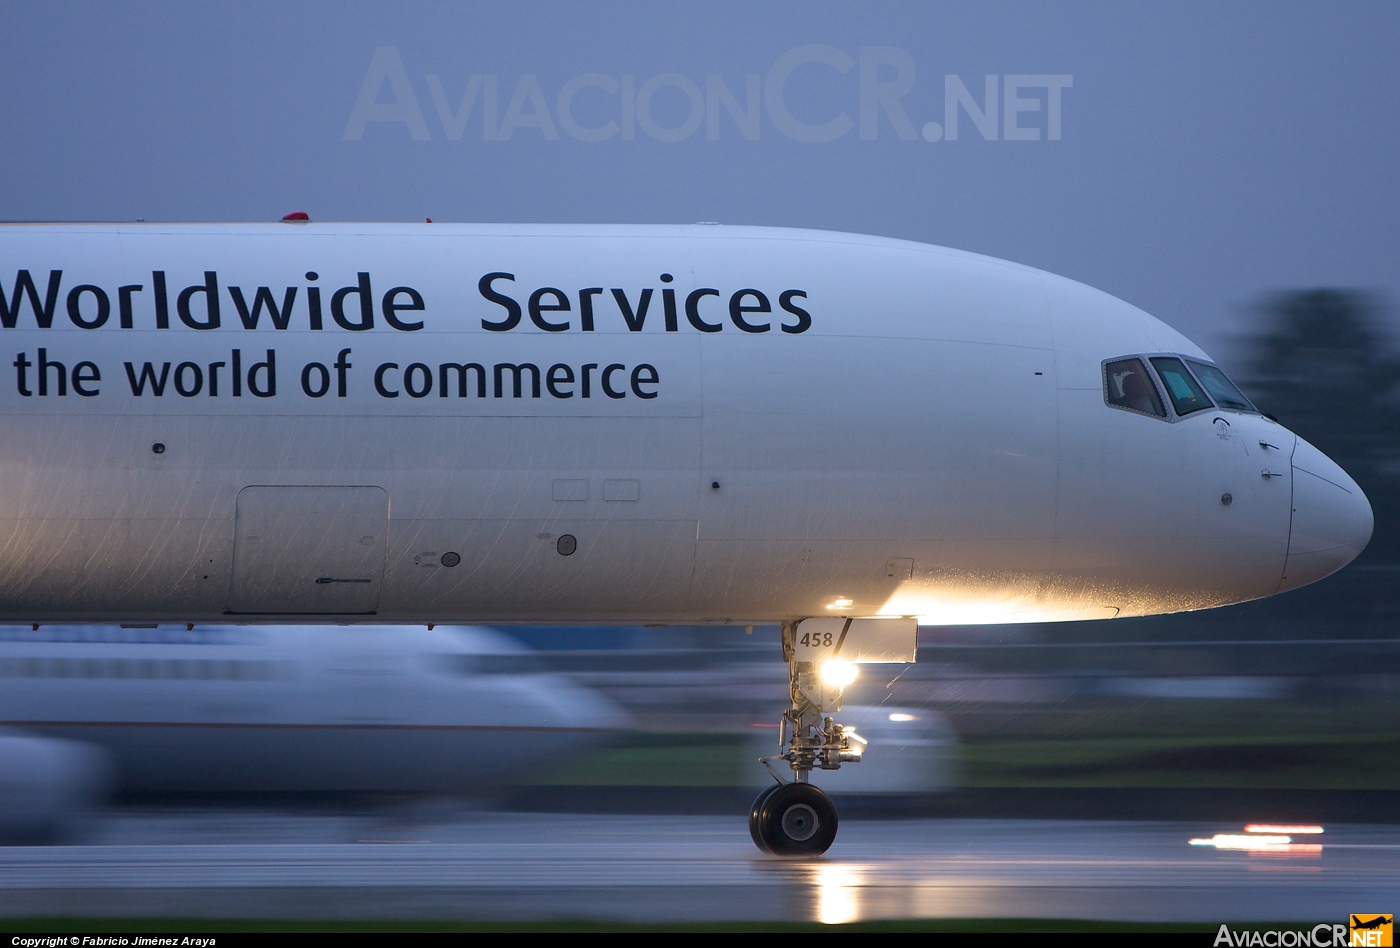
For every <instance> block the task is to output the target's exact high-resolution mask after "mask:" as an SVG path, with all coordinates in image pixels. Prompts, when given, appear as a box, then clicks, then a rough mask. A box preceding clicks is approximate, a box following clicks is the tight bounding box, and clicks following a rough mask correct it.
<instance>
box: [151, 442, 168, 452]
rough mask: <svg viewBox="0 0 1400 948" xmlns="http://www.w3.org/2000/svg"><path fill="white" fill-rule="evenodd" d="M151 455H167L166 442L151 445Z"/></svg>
mask: <svg viewBox="0 0 1400 948" xmlns="http://www.w3.org/2000/svg"><path fill="white" fill-rule="evenodd" d="M151 453H152V454H164V453H165V442H164V441H157V442H156V443H155V444H153V445H151Z"/></svg>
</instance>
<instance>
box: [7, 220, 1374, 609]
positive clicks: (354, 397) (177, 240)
mask: <svg viewBox="0 0 1400 948" xmlns="http://www.w3.org/2000/svg"><path fill="white" fill-rule="evenodd" d="M19 271H27V274H28V277H27V284H28V285H32V287H33V292H32V293H31V292H30V291H29V288H28V285H25V284H26V280H22V279H19V278H18V277H17V274H19ZM60 271H61V272H60ZM311 274H315V276H314V278H313V277H312V276H311ZM493 274H494V275H495V276H492V275H493ZM505 275H509V276H505ZM0 287H3V289H4V291H5V305H6V312H5V314H4V315H5V317H6V318H5V323H6V325H5V328H3V329H0V338H3V339H4V340H6V342H7V343H8V348H7V349H5V350H4V351H5V354H6V361H7V362H10V363H11V364H10V366H9V368H8V371H9V373H10V375H9V378H8V381H6V382H4V383H3V384H0V429H3V432H4V437H3V441H0V470H3V476H4V485H5V487H4V490H3V491H0V620H4V621H22V622H54V621H72V620H101V621H130V622H137V621H140V622H195V623H206V622H213V621H217V622H264V621H269V620H273V621H293V620H294V621H306V619H307V618H308V617H310V618H315V617H323V618H333V619H334V620H335V621H372V622H395V623H399V622H447V621H506V620H515V621H532V620H533V621H551V622H554V621H566V622H602V621H607V622H642V621H645V622H716V621H719V622H723V621H765V620H767V621H777V620H785V619H793V618H801V617H805V616H830V615H854V616H874V615H905V616H909V615H914V616H919V617H921V619H922V621H924V622H926V623H935V624H937V623H950V622H956V623H969V622H999V621H1044V620H1056V619H1071V618H1094V617H1113V616H1118V615H1142V614H1149V613H1157V612H1167V611H1175V610H1182V609H1196V608H1204V607H1209V606H1216V605H1221V604H1224V603H1231V602H1239V601H1242V600H1247V599H1253V598H1258V597H1262V596H1267V595H1270V594H1272V593H1274V592H1277V591H1279V590H1280V589H1281V588H1291V587H1292V586H1296V585H1301V584H1302V583H1304V582H1309V581H1311V580H1313V579H1316V578H1320V577H1321V576H1323V575H1326V574H1327V573H1329V572H1332V571H1334V570H1335V569H1337V568H1340V566H1341V565H1344V564H1345V563H1346V562H1348V561H1349V560H1350V559H1351V558H1352V557H1354V556H1355V555H1356V553H1357V552H1359V550H1360V549H1361V548H1362V547H1363V546H1364V545H1365V543H1366V540H1367V539H1368V538H1369V535H1370V529H1371V522H1370V509H1369V506H1367V504H1366V501H1365V498H1364V496H1362V495H1361V492H1360V491H1359V490H1358V489H1357V488H1356V485H1355V484H1354V483H1353V482H1352V481H1351V480H1350V478H1348V477H1347V476H1346V475H1345V473H1343V472H1341V470H1340V468H1337V467H1336V465H1335V464H1332V463H1331V462H1330V461H1327V459H1326V458H1324V457H1323V456H1322V455H1321V454H1320V453H1318V452H1317V451H1316V450H1315V449H1312V448H1311V447H1310V446H1308V445H1306V444H1305V443H1303V442H1299V441H1297V439H1295V437H1294V436H1293V435H1292V434H1291V433H1290V432H1288V431H1287V430H1286V429H1284V428H1283V427H1281V426H1280V425H1278V424H1276V423H1274V422H1272V421H1270V420H1268V419H1266V418H1264V417H1261V416H1260V415H1258V414H1254V413H1252V412H1244V411H1229V410H1223V409H1215V410H1209V411H1199V412H1195V413H1193V414H1189V415H1186V416H1184V417H1178V416H1177V415H1175V414H1173V413H1172V412H1170V411H1168V412H1167V417H1165V418H1162V419H1159V418H1153V417H1147V416H1145V415H1143V414H1139V413H1133V412H1128V411H1123V410H1119V409H1115V408H1112V407H1110V406H1108V405H1107V404H1106V401H1105V382H1104V368H1103V366H1104V363H1105V360H1109V359H1114V358H1117V357H1121V356H1127V355H1133V354H1163V353H1175V354H1181V355H1186V356H1190V357H1193V358H1199V359H1204V358H1205V355H1204V353H1202V352H1201V351H1200V350H1199V349H1198V348H1197V347H1196V346H1195V345H1193V344H1192V343H1191V342H1189V341H1188V340H1186V339H1185V338H1184V337H1182V336H1181V335H1180V334H1178V333H1177V332H1175V331H1174V330H1172V329H1170V328H1169V327H1167V326H1166V325H1164V324H1163V323H1161V322H1159V321H1158V320H1156V319H1154V318H1152V317H1151V316H1149V315H1147V314H1146V313H1143V312H1142V311H1140V310H1138V309H1136V308H1134V307H1132V306H1130V305H1128V304H1126V303H1124V302H1122V301H1120V300H1117V299H1114V298H1112V297H1109V296H1107V295H1105V294H1103V293H1100V292H1098V291H1095V290H1093V289H1090V288H1088V287H1086V286H1083V285H1081V284H1077V283H1074V282H1072V281H1069V280H1065V279H1062V278H1058V277H1054V276H1051V275H1048V274H1046V273H1043V272H1040V271H1036V270H1032V269H1029V268H1026V267H1022V266H1018V265H1014V264H1010V263H1006V262H1003V261H998V260H993V259H989V258H985V257H979V256H975V255H971V254H967V253H961V252H957V251H952V250H947V249H943V248H938V247H932V246H926V245H921V244H915V243H908V242H902V241H895V240H885V239H877V238H870V237H860V236H853V235H846V234H834V233H822V232H813V231H787V230H778V229H759V228H736V227H715V226H698V225H697V226H686V227H680V226H676V227H660V226H651V227H642V226H523V225H522V226H503V225H492V226H486V225H440V224H432V225H349V224H327V225H319V224H278V225H258V224H248V225H231V224H230V225H154V224H137V225H12V226H6V227H3V228H0ZM260 287H267V288H268V290H267V291H266V292H265V293H262V299H261V305H262V308H261V310H258V309H257V308H256V307H257V305H258V303H257V301H258V299H259V294H260V290H259V288H260ZM235 288H237V292H235ZM216 301H217V306H216V305H215V303H216ZM269 303H271V304H273V306H274V307H275V310H276V312H275V314H274V313H273V312H272V311H271V310H272V307H270V306H269V305H268V304H269ZM50 304H51V305H50ZM643 306H645V307H646V309H645V313H643ZM255 314H256V316H257V324H256V328H248V324H249V323H251V322H252V317H253V316H254V315H255ZM274 315H275V316H276V319H274ZM216 322H217V326H214V323H216ZM41 323H46V324H47V328H41ZM279 323H280V324H281V325H282V326H285V328H277V326H278V324H279ZM26 363H27V364H26ZM41 363H42V364H41ZM56 363H61V366H60V365H57V364H56ZM147 363H149V368H147ZM522 366H524V368H521V367H522ZM463 367H465V368H463ZM235 369H236V371H235ZM60 378H61V379H62V381H60ZM162 380H163V385H162V384H161V383H162ZM157 388H160V389H161V391H162V392H163V394H156V389H157ZM138 389H139V390H140V394H137V393H136V392H137V390H138ZM26 392H27V393H28V394H25V393H26ZM65 393H66V394H65ZM1295 450H1296V451H1297V452H1299V456H1300V457H1304V456H1305V458H1306V464H1305V465H1304V467H1303V469H1305V470H1307V471H1308V472H1309V473H1308V474H1307V477H1309V478H1313V479H1314V480H1315V481H1316V482H1317V483H1316V484H1313V482H1312V481H1309V482H1308V485H1307V490H1302V491H1297V490H1295V482H1297V481H1298V480H1299V478H1302V477H1303V476H1304V475H1302V474H1295V472H1294V467H1293V461H1294V458H1295ZM1266 474H1267V475H1268V476H1264V475H1266ZM1308 491H1311V493H1309V492H1308ZM1295 493H1296V494H1297V495H1298V496H1297V497H1295ZM1225 494H1229V495H1231V498H1232V502H1230V503H1228V504H1226V503H1223V502H1222V497H1223V495H1225ZM1299 498H1302V506H1301V507H1300V506H1299ZM1295 508H1297V509H1299V510H1300V511H1301V512H1300V513H1294V510H1295ZM1304 522H1306V523H1304ZM1300 524H1304V527H1305V528H1300V526H1299V525H1300ZM1309 531H1311V532H1309ZM1304 534H1306V535H1304Z"/></svg>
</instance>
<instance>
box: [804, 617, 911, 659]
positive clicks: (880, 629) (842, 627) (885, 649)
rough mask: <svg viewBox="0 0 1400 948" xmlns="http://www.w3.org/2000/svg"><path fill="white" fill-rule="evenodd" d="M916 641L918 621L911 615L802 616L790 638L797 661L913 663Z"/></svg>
mask: <svg viewBox="0 0 1400 948" xmlns="http://www.w3.org/2000/svg"><path fill="white" fill-rule="evenodd" d="M918 641H919V620H918V619H914V618H908V619H825V618H823V619H804V620H803V621H801V622H799V623H798V624H797V630H796V634H795V636H794V637H793V657H794V659H795V660H796V661H799V662H824V661H826V660H828V659H840V660H842V661H847V662H856V663H860V664H875V663H902V662H912V661H914V654H915V651H916V649H917V646H918Z"/></svg>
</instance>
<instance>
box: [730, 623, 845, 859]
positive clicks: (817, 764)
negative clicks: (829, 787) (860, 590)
mask: <svg viewBox="0 0 1400 948" xmlns="http://www.w3.org/2000/svg"><path fill="white" fill-rule="evenodd" d="M850 625H851V620H849V619H848V620H845V627H844V629H843V630H842V634H841V636H840V637H839V638H833V636H832V635H831V634H827V635H825V639H826V645H825V652H826V653H828V654H827V660H828V661H829V660H831V659H835V658H837V656H838V655H839V653H840V650H841V643H842V642H843V641H844V633H845V632H846V631H847V630H849V628H850ZM807 635H808V636H809V637H810V636H811V635H813V633H810V632H809V633H807ZM833 646H834V648H833ZM783 657H784V658H785V659H787V663H788V685H789V692H790V694H791V696H792V706H791V707H789V708H788V709H787V710H786V711H784V712H783V719H782V723H781V726H780V729H779V737H778V743H779V753H778V754H777V755H776V756H773V757H762V758H760V759H759V763H761V764H763V766H764V767H766V768H767V769H768V772H769V773H770V774H772V775H773V779H774V780H776V781H777V782H778V783H777V785H776V786H773V787H769V788H768V789H766V790H764V791H763V792H762V793H760V794H759V795H758V799H756V800H754V803H753V807H752V808H751V809H750V810H749V835H750V836H752V837H753V841H754V845H756V846H757V847H758V848H759V849H761V850H763V851H764V852H767V853H772V854H774V855H776V856H820V855H821V854H822V853H824V852H826V851H827V849H828V848H829V847H830V846H831V844H832V842H833V841H834V840H835V839H836V827H837V816H836V807H835V805H834V804H832V802H831V798H830V797H828V796H827V795H826V794H825V793H823V792H822V791H821V790H820V789H819V788H817V787H814V786H812V784H811V783H810V780H811V775H812V771H813V769H816V768H820V769H822V770H836V769H838V768H839V767H840V766H841V765H842V764H844V763H854V762H857V761H859V760H860V758H861V753H862V752H863V750H864V746H865V741H864V739H863V738H861V737H859V736H858V735H857V734H856V733H855V732H854V731H852V730H849V729H848V728H845V727H843V726H842V725H840V724H837V723H836V721H835V720H834V719H833V718H831V717H828V716H827V712H835V711H840V710H841V696H842V693H843V692H844V690H845V686H846V684H848V683H849V679H843V678H842V677H841V676H840V675H833V674H832V673H831V671H830V669H825V668H823V667H822V663H821V662H820V661H819V660H809V661H799V660H798V659H799V658H810V659H820V657H821V655H820V653H818V654H813V651H812V649H810V648H805V649H804V648H801V647H800V646H799V643H798V640H797V623H795V622H788V623H784V624H783ZM780 760H781V761H786V762H787V764H788V766H789V768H790V769H791V770H792V782H790V783H785V782H784V781H783V778H782V776H781V775H780V774H779V773H778V771H776V770H774V769H773V766H772V763H773V762H775V761H780Z"/></svg>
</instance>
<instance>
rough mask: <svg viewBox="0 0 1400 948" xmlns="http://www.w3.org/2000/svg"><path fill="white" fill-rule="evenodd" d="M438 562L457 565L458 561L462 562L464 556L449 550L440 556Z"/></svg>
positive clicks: (445, 564)
mask: <svg viewBox="0 0 1400 948" xmlns="http://www.w3.org/2000/svg"><path fill="white" fill-rule="evenodd" d="M438 562H439V563H441V564H442V565H443V566H456V565H457V564H458V563H460V562H462V558H461V557H460V556H458V555H457V554H456V553H450V552H449V553H444V554H442V556H440V557H438Z"/></svg>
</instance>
